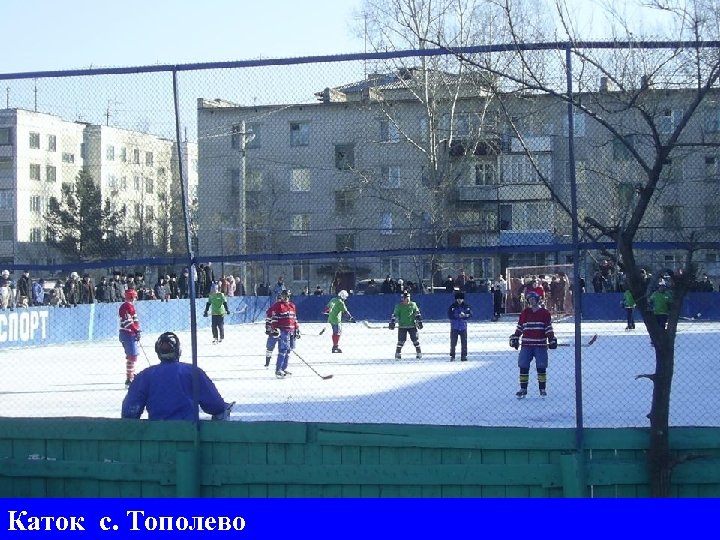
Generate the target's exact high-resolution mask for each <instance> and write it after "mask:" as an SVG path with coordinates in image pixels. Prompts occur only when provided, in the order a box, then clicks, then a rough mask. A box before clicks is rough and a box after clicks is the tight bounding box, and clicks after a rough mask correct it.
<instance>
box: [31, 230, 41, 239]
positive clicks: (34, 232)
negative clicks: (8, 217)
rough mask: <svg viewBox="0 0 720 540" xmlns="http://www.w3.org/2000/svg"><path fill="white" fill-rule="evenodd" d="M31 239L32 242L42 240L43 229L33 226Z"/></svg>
mask: <svg viewBox="0 0 720 540" xmlns="http://www.w3.org/2000/svg"><path fill="white" fill-rule="evenodd" d="M30 241H31V242H42V230H41V229H40V227H33V228H32V229H30Z"/></svg>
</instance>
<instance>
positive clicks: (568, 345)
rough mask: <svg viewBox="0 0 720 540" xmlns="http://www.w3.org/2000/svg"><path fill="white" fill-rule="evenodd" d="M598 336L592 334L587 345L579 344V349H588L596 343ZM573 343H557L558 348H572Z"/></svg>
mask: <svg viewBox="0 0 720 540" xmlns="http://www.w3.org/2000/svg"><path fill="white" fill-rule="evenodd" d="M597 338H598V335H597V334H594V335H593V337H591V338H590V340H589V341H588V342H587V343H581V344H580V346H581V347H589V346H590V345H592V344H593V343H595V342H596V341H597ZM574 346H575V344H574V343H558V347H574Z"/></svg>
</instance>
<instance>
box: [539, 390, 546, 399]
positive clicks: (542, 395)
mask: <svg viewBox="0 0 720 540" xmlns="http://www.w3.org/2000/svg"><path fill="white" fill-rule="evenodd" d="M540 397H543V398H544V397H547V391H545V390H540Z"/></svg>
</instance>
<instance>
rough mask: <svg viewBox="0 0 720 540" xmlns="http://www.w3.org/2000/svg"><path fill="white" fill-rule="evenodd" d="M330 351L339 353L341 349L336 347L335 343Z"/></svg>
mask: <svg viewBox="0 0 720 540" xmlns="http://www.w3.org/2000/svg"><path fill="white" fill-rule="evenodd" d="M332 352H333V353H341V352H342V349H341V348H340V347H338V346H337V345H335V346H334V347H333V348H332Z"/></svg>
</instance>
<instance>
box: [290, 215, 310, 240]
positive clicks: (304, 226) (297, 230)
mask: <svg viewBox="0 0 720 540" xmlns="http://www.w3.org/2000/svg"><path fill="white" fill-rule="evenodd" d="M290 219H291V222H290V235H291V236H307V235H308V234H309V233H310V215H309V214H294V215H293V216H292V217H291V218H290Z"/></svg>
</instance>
